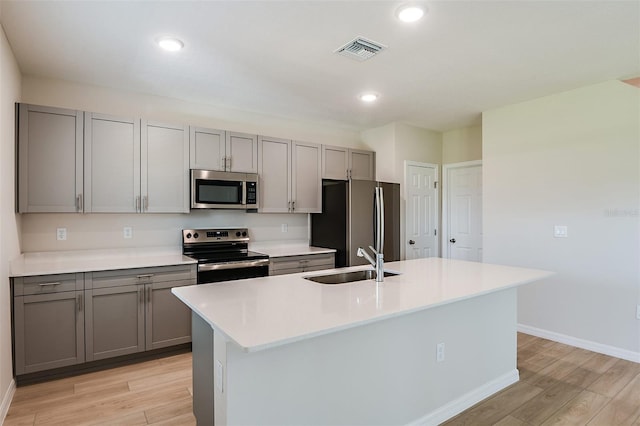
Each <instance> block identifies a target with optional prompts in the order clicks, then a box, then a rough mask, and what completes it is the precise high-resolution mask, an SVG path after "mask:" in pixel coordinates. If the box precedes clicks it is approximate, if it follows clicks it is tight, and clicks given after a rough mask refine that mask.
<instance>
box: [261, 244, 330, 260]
mask: <svg viewBox="0 0 640 426" xmlns="http://www.w3.org/2000/svg"><path fill="white" fill-rule="evenodd" d="M249 250H252V251H257V252H259V253H263V254H267V255H269V257H284V256H301V255H305V254H322V253H335V252H336V250H335V249H331V248H323V247H314V246H310V245H309V243H307V242H306V241H264V242H256V243H253V242H251V243H249Z"/></svg>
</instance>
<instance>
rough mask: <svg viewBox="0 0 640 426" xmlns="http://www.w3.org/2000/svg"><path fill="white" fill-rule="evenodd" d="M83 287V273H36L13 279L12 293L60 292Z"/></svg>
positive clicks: (21, 294) (20, 294)
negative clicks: (31, 275)
mask: <svg viewBox="0 0 640 426" xmlns="http://www.w3.org/2000/svg"><path fill="white" fill-rule="evenodd" d="M83 288H84V280H83V274H82V273H77V274H56V275H38V276H35V277H17V278H14V279H13V295H14V296H26V295H29V294H48V293H60V292H64V291H76V290H82V289H83Z"/></svg>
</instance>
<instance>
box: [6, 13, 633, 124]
mask: <svg viewBox="0 0 640 426" xmlns="http://www.w3.org/2000/svg"><path fill="white" fill-rule="evenodd" d="M0 1H1V2H2V10H1V15H0V19H1V21H2V26H3V27H4V30H5V32H6V35H7V38H8V40H9V43H10V44H11V47H12V49H13V52H14V54H15V56H16V59H17V61H18V64H19V66H20V69H21V71H22V73H23V74H25V75H34V76H43V77H50V78H55V79H64V80H71V81H77V82H82V83H88V84H94V85H100V86H107V87H112V88H119V89H126V90H133V91H137V92H142V93H149V94H155V95H160V96H167V97H172V98H178V99H183V100H188V101H195V102H202V103H207V104H212V105H217V106H227V107H232V108H236V109H242V110H247V111H254V112H262V113H267V114H271V115H276V116H283V117H289V118H293V119H301V120H313V121H321V122H331V123H336V124H340V125H346V126H350V127H354V128H371V127H377V126H381V125H385V124H388V123H390V122H393V121H399V122H404V123H408V124H413V125H417V126H421V127H426V128H430V129H434V130H440V131H444V130H449V129H452V128H457V127H462V126H466V125H470V124H473V123H477V122H478V121H479V118H480V113H481V112H482V111H483V110H487V109H491V108H495V107H499V106H502V105H507V104H511V103H515V102H520V101H524V100H528V99H533V98H536V97H540V96H546V95H549V94H553V93H558V92H561V91H564V90H570V89H574V88H577V87H581V86H584V85H588V84H593V83H598V82H601V81H605V80H609V79H616V78H629V77H633V76H637V75H640V1H624V2H616V1H609V0H602V1H541V0H534V1H527V0H512V1H478V0H475V1H451V0H449V1H425V2H422V3H423V4H424V5H426V7H427V8H428V15H427V16H426V18H424V19H422V20H421V21H419V22H417V23H414V24H409V25H407V24H402V23H401V22H399V21H398V20H397V19H395V16H394V12H395V9H396V8H397V7H398V5H400V4H401V3H402V2H400V1H354V0H350V1H347V0H345V1H303V0H299V1H238V0H235V1H197V2H187V1H171V2H167V1H111V2H103V1H81V2H77V1H74V2H71V1H14V0H10V1H8V0H0ZM166 34H172V35H176V36H178V37H179V38H180V39H182V40H183V41H184V43H185V49H184V50H183V51H182V52H179V53H177V54H167V53H165V52H162V51H160V50H159V48H158V47H157V46H156V45H155V42H154V40H155V39H156V38H157V37H159V36H161V35H166ZM356 36H363V37H365V38H369V39H372V40H374V41H377V42H380V43H383V44H385V45H386V46H388V49H387V50H385V51H383V52H382V53H380V54H379V55H378V56H376V57H374V58H372V59H370V60H368V61H364V62H357V61H354V60H351V59H348V58H345V57H342V56H339V55H336V54H334V53H333V52H334V50H336V49H337V48H338V47H341V46H342V45H343V44H345V43H347V42H348V41H350V40H351V39H353V38H354V37H356ZM365 90H373V91H376V92H378V93H380V94H381V97H380V99H379V101H378V102H377V103H376V104H375V105H363V104H362V103H361V102H360V101H359V100H358V99H357V95H358V94H359V93H361V92H363V91H365Z"/></svg>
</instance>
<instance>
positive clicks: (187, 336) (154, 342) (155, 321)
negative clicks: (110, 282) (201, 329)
mask: <svg viewBox="0 0 640 426" xmlns="http://www.w3.org/2000/svg"><path fill="white" fill-rule="evenodd" d="M192 284H195V282H189V281H181V282H180V281H179V282H175V281H173V282H171V281H170V282H154V283H150V284H146V285H145V298H146V307H145V311H146V333H145V334H146V349H147V350H150V349H158V348H164V347H166V346H172V345H178V344H180V343H188V342H190V341H191V309H189V308H188V307H187V305H185V304H184V303H182V302H181V301H180V300H179V299H178V298H177V297H176V296H174V295H173V293H171V288H172V287H181V286H185V285H192Z"/></svg>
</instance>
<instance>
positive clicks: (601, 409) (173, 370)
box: [4, 334, 640, 426]
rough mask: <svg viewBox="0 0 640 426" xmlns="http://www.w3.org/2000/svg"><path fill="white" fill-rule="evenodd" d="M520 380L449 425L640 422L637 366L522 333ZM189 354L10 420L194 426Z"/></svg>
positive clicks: (39, 390) (90, 379)
mask: <svg viewBox="0 0 640 426" xmlns="http://www.w3.org/2000/svg"><path fill="white" fill-rule="evenodd" d="M518 369H519V370H520V379H521V380H520V382H518V383H516V384H514V385H512V386H510V387H508V388H507V389H505V390H503V391H501V392H499V393H497V394H496V395H494V396H492V397H490V398H488V399H486V400H485V401H482V402H481V403H479V404H477V405H476V406H474V407H472V408H470V409H469V410H467V411H465V412H464V413H462V414H460V415H459V416H456V417H454V418H453V419H451V420H449V421H448V422H446V423H445V425H447V426H453V425H474V426H476V425H500V426H509V425H545V426H546V425H601V426H614V425H629V426H640V364H636V363H633V362H629V361H625V360H621V359H617V358H612V357H608V356H605V355H600V354H596V353H593V352H589V351H586V350H583V349H578V348H573V347H571V346H567V345H563V344H560V343H555V342H551V341H549V340H544V339H540V338H537V337H533V336H529V335H526V334H519V335H518ZM191 396H192V382H191V354H190V353H186V354H181V355H175V356H170V357H167V358H162V359H156V360H152V361H147V362H143V363H139V364H134V365H129V366H125V367H118V368H114V369H110V370H105V371H101V372H96V373H88V374H83V375H79V376H76V377H70V378H65V379H60V380H54V381H50V382H46V383H40V384H35V385H29V386H23V387H19V388H18V389H17V391H16V394H15V396H14V398H13V402H12V403H11V407H10V408H9V413H8V415H7V418H6V420H5V423H4V424H5V425H6V426H13V425H45V424H50V425H147V424H154V425H195V418H194V417H193V414H192V413H191V407H192V406H191Z"/></svg>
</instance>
